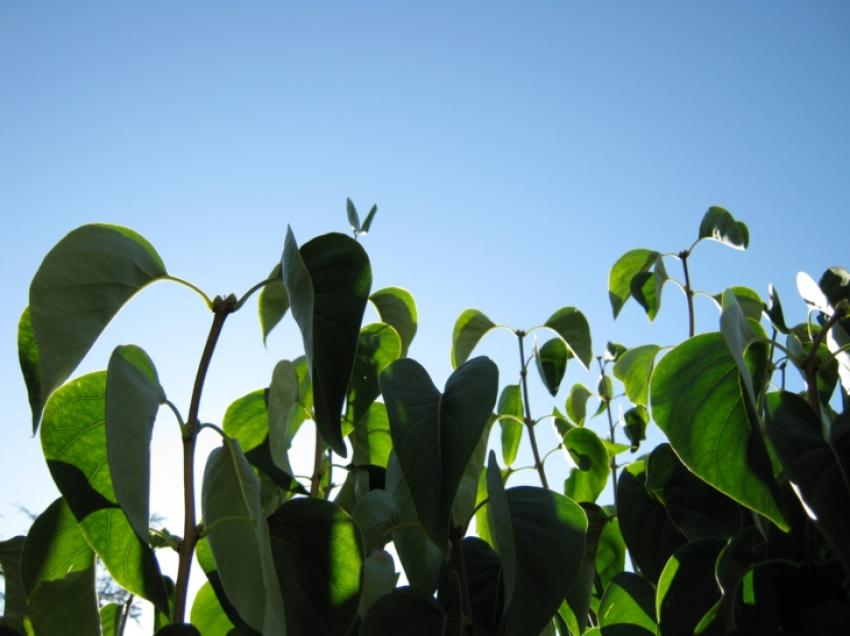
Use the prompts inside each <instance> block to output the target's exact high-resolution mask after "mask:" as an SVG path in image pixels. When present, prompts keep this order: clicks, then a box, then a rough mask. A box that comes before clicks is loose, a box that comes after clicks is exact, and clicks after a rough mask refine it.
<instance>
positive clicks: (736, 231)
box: [699, 206, 750, 250]
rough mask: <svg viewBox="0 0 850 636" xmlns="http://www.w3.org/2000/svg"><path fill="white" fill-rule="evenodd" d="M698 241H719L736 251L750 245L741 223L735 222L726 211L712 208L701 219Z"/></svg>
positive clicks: (748, 236) (746, 231)
mask: <svg viewBox="0 0 850 636" xmlns="http://www.w3.org/2000/svg"><path fill="white" fill-rule="evenodd" d="M699 239H700V240H701V239H711V240H713V241H720V242H721V243H723V244H724V245H728V246H729V247H732V248H734V249H736V250H745V249H747V247H748V246H749V244H750V232H749V230H748V229H747V226H746V225H745V224H744V223H743V222H741V221H736V220H735V218H734V217H733V216H732V215H731V214H730V213H729V212H728V211H726V210H724V209H723V208H720V207H716V206H712V207H710V208H708V211H707V212H706V213H705V216H703V217H702V222H701V223H700V225H699Z"/></svg>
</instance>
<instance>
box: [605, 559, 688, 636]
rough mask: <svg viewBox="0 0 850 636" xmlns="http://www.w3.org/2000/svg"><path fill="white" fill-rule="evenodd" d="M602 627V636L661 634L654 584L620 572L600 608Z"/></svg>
mask: <svg viewBox="0 0 850 636" xmlns="http://www.w3.org/2000/svg"><path fill="white" fill-rule="evenodd" d="M599 626H600V628H601V632H602V636H650V635H652V634H658V626H657V625H656V624H655V590H654V589H653V588H652V584H651V583H650V582H649V581H647V580H646V579H645V578H643V577H642V576H640V575H639V574H634V573H632V572H620V573H619V574H618V575H617V576H615V577H614V579H613V580H612V581H611V583H610V584H609V585H608V587H607V588H606V589H605V596H603V597H602V603H601V604H600V606H599ZM671 633H672V632H671Z"/></svg>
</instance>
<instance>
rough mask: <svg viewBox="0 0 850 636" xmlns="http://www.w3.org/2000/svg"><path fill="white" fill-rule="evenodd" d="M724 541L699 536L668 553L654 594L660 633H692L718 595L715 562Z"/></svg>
mask: <svg viewBox="0 0 850 636" xmlns="http://www.w3.org/2000/svg"><path fill="white" fill-rule="evenodd" d="M724 543H725V542H724V541H722V540H720V539H698V540H697V541H691V542H690V543H686V544H685V545H683V546H682V547H681V548H679V549H678V550H676V551H675V552H674V553H673V556H671V557H670V560H669V561H668V562H667V565H665V566H664V571H663V572H662V573H661V576H660V577H658V589H657V591H656V595H655V612H656V615H657V616H658V626H659V628H660V633H661V634H693V633H694V629H695V628H696V626H697V625H698V624H699V622H700V620H701V619H702V617H703V616H704V615H705V613H706V612H707V611H708V610H709V609H710V608H711V606H712V605H714V603H715V602H716V601H717V600H718V599H719V598H720V589H719V588H718V586H717V580H716V579H715V578H714V564H715V562H716V560H717V555H718V554H719V553H720V551H721V550H722V549H723V546H724Z"/></svg>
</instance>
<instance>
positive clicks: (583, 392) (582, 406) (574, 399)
mask: <svg viewBox="0 0 850 636" xmlns="http://www.w3.org/2000/svg"><path fill="white" fill-rule="evenodd" d="M591 395H593V394H592V393H591V392H590V391H589V390H588V388H587V387H586V386H584V385H583V384H574V385H573V388H572V389H570V394H569V395H568V396H567V402H566V404H565V405H564V408H565V409H566V411H567V415H568V416H569V418H570V419H571V420H572V421H573V422H574V423H575V424H576V425H577V426H584V420H585V418H586V417H587V400H588V399H590V396H591Z"/></svg>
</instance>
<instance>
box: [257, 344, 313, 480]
mask: <svg viewBox="0 0 850 636" xmlns="http://www.w3.org/2000/svg"><path fill="white" fill-rule="evenodd" d="M311 402H312V387H311V386H310V378H309V377H308V376H307V368H306V364H305V363H304V360H303V358H300V359H298V360H295V361H294V362H290V361H289V360H281V361H280V362H278V363H277V364H276V365H275V368H274V371H272V383H271V385H270V386H269V393H268V435H269V451H270V452H271V456H272V460H273V461H274V463H275V465H276V466H277V467H278V468H280V469H281V470H283V471H285V472H286V473H287V474H292V468H291V467H290V465H289V449H290V447H291V446H292V440H293V439H294V438H295V434H296V433H297V432H298V431H299V429H300V428H301V424H303V423H304V420H305V419H307V418H309V417H310V416H311V413H310V406H311ZM249 461H250V459H249Z"/></svg>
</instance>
